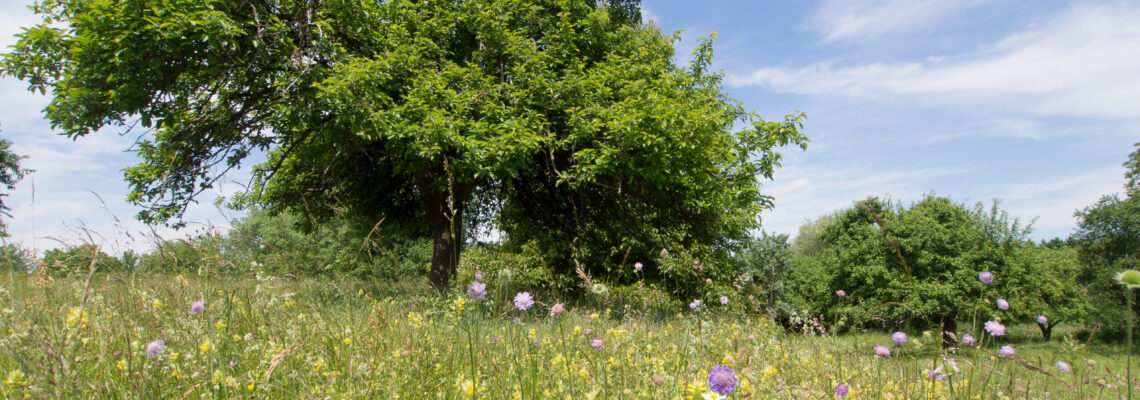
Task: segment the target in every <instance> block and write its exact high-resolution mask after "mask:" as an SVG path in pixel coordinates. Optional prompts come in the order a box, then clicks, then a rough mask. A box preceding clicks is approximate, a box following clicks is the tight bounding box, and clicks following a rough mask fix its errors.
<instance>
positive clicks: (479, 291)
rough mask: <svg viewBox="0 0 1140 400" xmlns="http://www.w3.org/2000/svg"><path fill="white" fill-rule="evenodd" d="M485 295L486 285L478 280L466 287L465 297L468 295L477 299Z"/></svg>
mask: <svg viewBox="0 0 1140 400" xmlns="http://www.w3.org/2000/svg"><path fill="white" fill-rule="evenodd" d="M486 295H487V285H485V284H483V283H481V282H479V281H475V282H471V285H470V286H468V287H467V297H470V298H472V299H475V300H479V299H482V298H483V296H486Z"/></svg>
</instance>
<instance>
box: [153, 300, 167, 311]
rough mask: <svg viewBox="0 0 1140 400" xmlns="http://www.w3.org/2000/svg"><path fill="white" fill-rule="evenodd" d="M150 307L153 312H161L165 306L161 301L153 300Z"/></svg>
mask: <svg viewBox="0 0 1140 400" xmlns="http://www.w3.org/2000/svg"><path fill="white" fill-rule="evenodd" d="M150 306H151V308H154V309H155V310H161V309H162V308H163V307H165V306H166V304H163V303H162V300H159V299H154V303H151V304H150Z"/></svg>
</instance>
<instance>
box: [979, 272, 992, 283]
mask: <svg viewBox="0 0 1140 400" xmlns="http://www.w3.org/2000/svg"><path fill="white" fill-rule="evenodd" d="M978 280H979V281H982V283H984V284H987V285H989V284H990V283H991V282H993V281H994V274H993V273H992V272H990V271H984V272H982V273H980V274H978Z"/></svg>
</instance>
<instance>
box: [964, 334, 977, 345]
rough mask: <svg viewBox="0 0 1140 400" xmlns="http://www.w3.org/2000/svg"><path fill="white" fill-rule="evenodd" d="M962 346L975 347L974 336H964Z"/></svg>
mask: <svg viewBox="0 0 1140 400" xmlns="http://www.w3.org/2000/svg"><path fill="white" fill-rule="evenodd" d="M962 344H964V345H966V346H973V345H974V335H971V334H969V333H967V334H965V335H962Z"/></svg>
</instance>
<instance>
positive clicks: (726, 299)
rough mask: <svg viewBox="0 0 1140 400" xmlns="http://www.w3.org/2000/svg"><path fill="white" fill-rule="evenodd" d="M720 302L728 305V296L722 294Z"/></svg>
mask: <svg viewBox="0 0 1140 400" xmlns="http://www.w3.org/2000/svg"><path fill="white" fill-rule="evenodd" d="M720 304H722V305H726V306H727V305H728V296H720Z"/></svg>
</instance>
